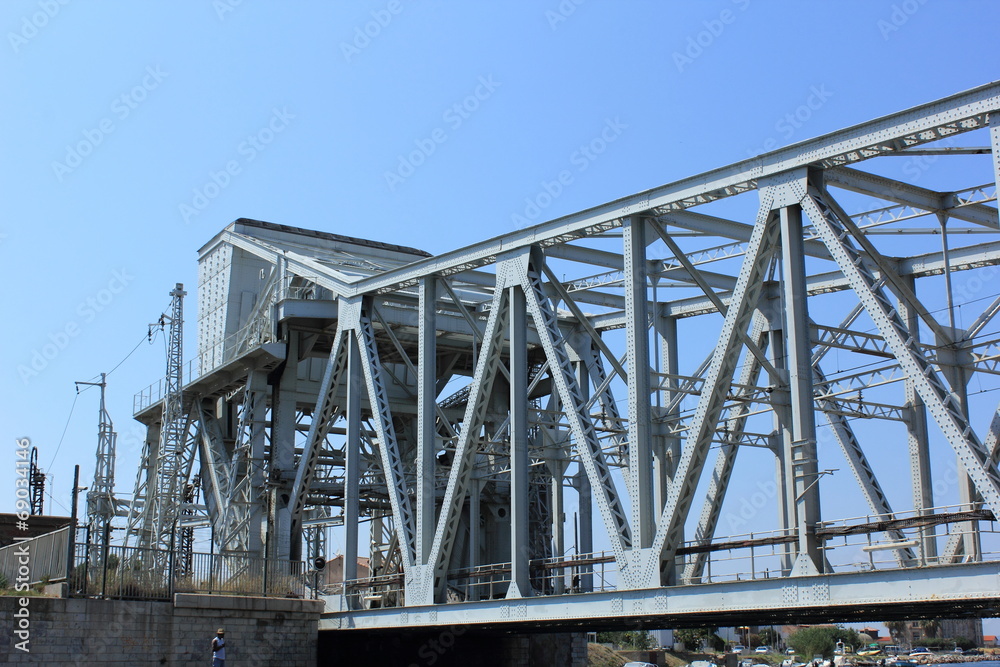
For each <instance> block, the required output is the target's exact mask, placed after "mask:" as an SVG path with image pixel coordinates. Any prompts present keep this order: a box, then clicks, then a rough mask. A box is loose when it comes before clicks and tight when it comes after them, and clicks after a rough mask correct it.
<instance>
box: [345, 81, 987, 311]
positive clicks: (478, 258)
mask: <svg viewBox="0 0 1000 667" xmlns="http://www.w3.org/2000/svg"><path fill="white" fill-rule="evenodd" d="M998 108H1000V84H995V83H992V84H987V85H984V86H980V87H978V88H975V89H972V90H969V91H966V92H963V93H959V94H957V95H953V96H951V97H948V98H945V99H942V100H937V101H935V102H933V103H929V104H924V105H921V106H918V107H914V108H912V109H908V110H906V111H902V112H899V113H896V114H892V115H889V116H885V117H883V118H879V119H876V120H873V121H871V122H868V123H864V124H861V125H856V126H854V127H849V128H846V129H843V130H840V131H838V132H834V133H831V134H827V135H824V136H821V137H817V138H816V139H811V140H808V141H804V142H801V143H798V144H794V145H792V146H788V147H787V148H782V149H780V150H777V151H774V152H772V153H767V154H765V155H761V156H758V157H755V158H751V159H749V160H743V161H742V162H738V163H736V164H733V165H729V166H727V167H723V168H721V169H716V170H714V171H711V172H707V173H704V174H699V175H696V176H692V177H690V178H687V179H684V180H681V181H677V182H675V183H671V184H668V185H664V186H661V187H658V188H653V189H651V190H646V191H644V192H640V193H638V194H634V195H631V196H629V197H624V198H622V199H619V200H616V201H614V202H610V203H607V204H603V205H601V206H597V207H594V208H591V209H588V210H586V211H583V212H580V213H575V214H572V215H568V216H564V217H562V218H558V219H556V220H552V221H549V222H545V223H542V224H539V225H535V226H533V227H529V228H526V229H522V230H518V231H516V232H512V233H510V234H507V235H505V236H503V237H501V238H497V239H489V240H487V241H482V242H480V243H476V244H473V245H471V246H467V247H465V248H461V249H459V250H455V251H452V252H447V253H443V254H441V255H436V256H434V257H431V258H426V259H421V260H417V261H415V262H412V263H410V264H408V265H406V266H405V267H401V268H399V269H395V270H392V271H386V272H384V273H382V274H379V275H375V276H371V277H369V278H364V279H362V280H359V281H358V282H356V283H354V284H353V290H354V292H355V293H357V294H368V293H376V292H378V293H381V292H388V291H394V290H398V289H401V288H403V287H408V286H410V285H414V284H416V282H417V281H418V280H419V279H420V277H422V276H426V275H431V274H437V275H440V276H448V275H452V274H455V273H460V272H462V271H465V270H468V269H471V268H477V267H480V266H485V265H487V264H491V263H493V262H495V261H496V258H497V257H498V256H499V255H500V254H501V253H502V252H509V251H512V250H516V249H524V248H527V247H529V246H531V245H537V246H539V247H543V248H547V247H549V246H553V245H558V244H562V243H567V242H569V241H572V240H575V239H578V238H582V237H585V236H590V235H594V234H597V233H600V232H602V231H606V230H608V229H615V228H618V227H620V226H621V221H622V219H623V218H624V217H625V216H627V215H630V214H632V213H635V212H644V211H648V210H650V209H655V210H656V214H657V215H660V214H662V213H665V212H666V211H669V210H678V209H683V208H689V207H691V206H694V205H697V204H699V203H705V202H709V201H714V200H716V199H720V198H723V197H729V196H732V195H736V194H740V193H743V192H747V191H750V190H753V189H754V188H755V187H756V183H757V181H758V179H762V178H766V177H769V176H773V175H777V174H781V173H784V172H787V171H789V170H791V169H795V168H801V167H806V166H820V167H824V168H825V167H834V166H842V165H845V164H851V163H855V162H860V161H862V160H866V159H868V158H870V157H875V156H877V155H882V154H885V153H886V152H894V151H899V150H903V149H906V148H910V147H913V146H917V145H920V144H924V143H928V142H932V141H937V140H938V139H940V138H942V137H944V136H952V135H955V134H959V133H962V132H968V131H971V130H975V129H978V128H980V127H983V126H985V124H986V122H987V114H988V113H989V112H990V111H994V110H996V109H998Z"/></svg>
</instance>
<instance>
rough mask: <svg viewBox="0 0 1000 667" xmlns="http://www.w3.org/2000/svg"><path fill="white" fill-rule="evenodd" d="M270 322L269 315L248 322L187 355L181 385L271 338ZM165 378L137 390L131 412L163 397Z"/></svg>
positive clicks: (134, 412) (139, 410) (141, 409)
mask: <svg viewBox="0 0 1000 667" xmlns="http://www.w3.org/2000/svg"><path fill="white" fill-rule="evenodd" d="M269 323H270V318H263V319H262V320H254V321H252V322H249V323H248V324H247V325H246V326H244V327H243V328H242V329H240V330H239V331H237V332H235V333H233V334H230V335H229V336H226V337H225V338H223V339H222V340H220V341H219V342H217V343H215V344H214V345H212V346H211V347H209V348H208V349H205V350H201V351H200V352H199V353H198V356H196V357H194V358H192V359H188V360H187V361H186V362H185V363H184V368H183V369H182V371H181V386H182V387H184V386H186V385H188V384H190V383H191V382H194V381H195V380H197V379H198V378H200V377H202V376H203V375H208V374H209V373H211V372H212V371H214V370H215V369H216V368H218V367H219V366H223V365H225V364H228V363H229V362H230V361H233V360H234V359H236V358H237V357H239V356H241V355H243V354H245V353H246V352H248V351H250V350H251V349H253V348H254V347H256V346H258V345H262V344H264V343H267V342H270V341H271V339H272V337H271V335H270V332H269V331H268V327H269ZM166 382H167V380H166V378H160V379H159V380H157V381H156V382H154V383H153V384H151V385H149V386H148V387H146V388H145V389H142V390H140V391H139V392H137V393H136V394H135V397H134V398H133V399H132V414H138V413H140V412H142V411H143V410H145V409H146V408H148V407H149V406H150V405H153V404H154V403H158V402H160V401H162V400H163V394H164V392H165V388H166Z"/></svg>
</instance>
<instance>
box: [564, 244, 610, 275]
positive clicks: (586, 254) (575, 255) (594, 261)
mask: <svg viewBox="0 0 1000 667" xmlns="http://www.w3.org/2000/svg"><path fill="white" fill-rule="evenodd" d="M545 254H546V255H547V256H549V257H555V258H559V259H566V260H570V261H572V262H581V263H583V264H590V265H592V266H603V267H605V268H608V269H617V270H619V271H621V270H622V267H623V264H622V261H623V260H622V256H621V255H620V254H618V253H616V252H608V251H607V250H596V249H594V248H585V247H583V246H577V245H573V244H571V243H564V244H562V245H555V246H552V247H551V248H549V249H548V250H547V251H546V253H545Z"/></svg>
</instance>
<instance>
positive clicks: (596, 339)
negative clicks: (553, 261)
mask: <svg viewBox="0 0 1000 667" xmlns="http://www.w3.org/2000/svg"><path fill="white" fill-rule="evenodd" d="M542 271H543V272H544V273H545V275H546V277H547V278H548V279H549V286H551V287H552V288H553V290H554V291H555V293H556V294H557V295H558V296H559V298H560V299H562V301H563V303H565V304H566V307H567V308H569V310H570V312H572V313H573V316H574V317H576V319H577V321H578V322H579V324H580V327H581V328H582V329H583V330H584V331H586V332H587V334H588V335H589V336H590V338H591V340H592V341H593V343H594V345H596V346H597V348H598V349H599V350H600V351H601V352H603V353H604V356H605V357H607V359H608V363H610V364H611V365H612V366H613V367H614V369H615V372H616V373H618V375H619V377H621V379H622V381H623V382H628V373H626V372H625V367H624V366H622V365H621V363H619V361H618V359H617V358H616V357H615V355H614V352H612V351H611V348H609V347H608V344H607V343H605V342H604V339H603V338H602V337H601V334H600V333H598V332H597V330H596V329H594V327H593V326H592V325H591V324H590V320H589V319H587V316H586V315H585V314H584V313H583V311H581V310H580V307H579V306H577V305H576V303H575V301H574V297H572V296H570V294H569V292H567V291H566V288H564V287H563V286H562V284H561V283H560V282H559V280H558V278H557V277H556V275H555V273H553V272H552V269H550V268H549V267H548V266H543V267H542Z"/></svg>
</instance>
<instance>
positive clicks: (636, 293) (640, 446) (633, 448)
mask: <svg viewBox="0 0 1000 667" xmlns="http://www.w3.org/2000/svg"><path fill="white" fill-rule="evenodd" d="M622 231H623V236H624V254H625V332H626V333H625V335H626V345H627V348H628V349H627V352H626V354H627V357H626V358H627V361H628V453H629V459H628V473H629V491H630V493H631V496H632V498H631V500H632V502H631V505H632V520H631V525H632V540H633V541H632V548H633V549H635V548H639V549H645V548H648V547H649V546H650V545H651V544H652V542H653V533H654V531H655V530H656V524H655V522H654V518H653V517H654V515H653V453H652V446H651V425H652V419H651V414H650V413H651V409H650V401H649V398H650V394H651V388H650V378H649V306H648V301H647V295H646V292H647V290H646V285H647V271H646V221H645V219H643V218H640V217H639V216H637V215H633V216H630V217H629V218H628V220H627V221H626V222H625V224H624V225H623V226H622Z"/></svg>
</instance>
